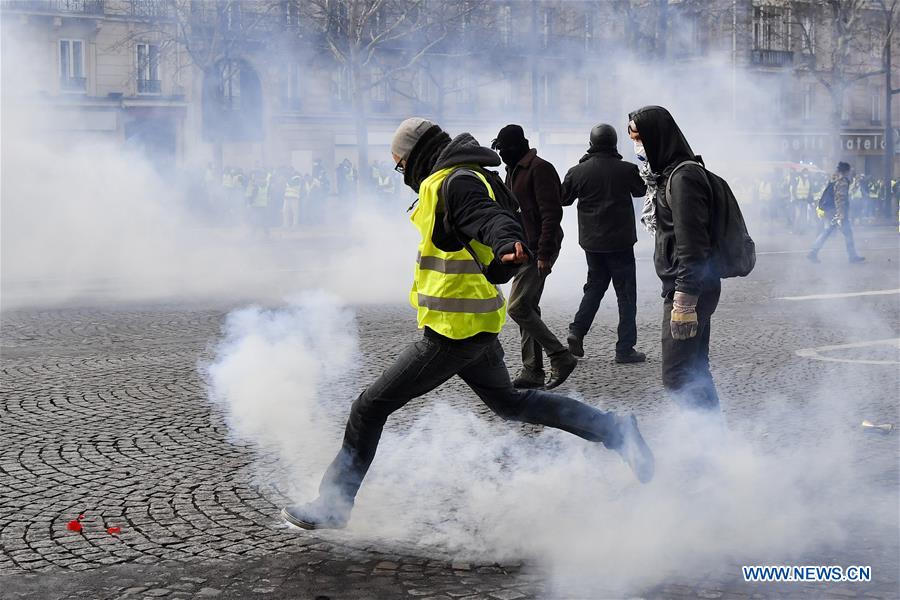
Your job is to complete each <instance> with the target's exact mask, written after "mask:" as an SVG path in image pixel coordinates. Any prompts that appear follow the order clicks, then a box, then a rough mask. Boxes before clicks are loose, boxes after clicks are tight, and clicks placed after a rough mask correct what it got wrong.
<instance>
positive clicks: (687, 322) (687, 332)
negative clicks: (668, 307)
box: [669, 292, 700, 340]
mask: <svg viewBox="0 0 900 600" xmlns="http://www.w3.org/2000/svg"><path fill="white" fill-rule="evenodd" d="M669 326H670V327H671V328H672V338H673V339H676V340H686V339H689V338H692V337H694V336H695V335H697V331H698V329H699V328H700V325H699V324H698V323H697V296H691V295H690V294H685V293H684V292H675V298H674V300H673V302H672V318H671V322H670V323H669Z"/></svg>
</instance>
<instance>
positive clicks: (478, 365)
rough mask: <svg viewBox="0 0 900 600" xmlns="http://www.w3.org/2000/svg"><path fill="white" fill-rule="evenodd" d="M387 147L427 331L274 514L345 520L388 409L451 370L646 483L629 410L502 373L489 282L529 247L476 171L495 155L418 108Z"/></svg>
mask: <svg viewBox="0 0 900 600" xmlns="http://www.w3.org/2000/svg"><path fill="white" fill-rule="evenodd" d="M391 153H392V154H393V158H394V162H395V163H396V170H397V171H399V172H401V173H403V179H404V182H405V183H406V184H407V185H408V186H409V187H411V188H412V189H413V190H414V191H416V192H417V193H418V196H419V199H418V205H417V206H416V207H415V210H414V211H413V212H412V215H411V217H410V219H411V220H412V222H413V225H415V227H416V229H418V230H419V233H420V234H421V236H422V239H421V241H420V242H419V248H418V257H417V259H416V266H415V278H414V281H413V286H412V291H411V293H410V302H411V304H412V306H413V308H415V309H416V312H417V315H418V324H419V328H420V329H423V330H424V335H423V337H422V338H421V339H420V340H419V341H417V342H415V343H414V344H412V345H411V346H409V347H408V348H407V349H406V350H404V351H403V352H402V353H401V354H400V356H399V357H397V360H396V361H395V362H394V364H393V365H392V366H390V367H388V369H387V370H386V371H385V372H384V373H382V375H381V376H380V377H379V378H378V379H377V380H375V382H374V383H373V384H371V385H370V386H369V387H368V388H366V390H365V391H364V392H363V393H362V394H360V396H359V397H358V398H357V399H356V401H354V402H353V406H352V407H351V409H350V417H349V419H348V420H347V426H346V429H345V432H344V440H343V444H342V446H341V449H340V451H339V452H338V454H337V456H336V457H335V459H334V461H333V462H332V463H331V465H330V466H329V467H328V470H327V471H326V473H325V476H324V477H323V479H322V482H321V484H320V486H319V497H318V498H317V499H316V500H314V501H312V502H310V503H308V504H302V505H294V506H288V507H286V508H284V509H283V510H282V513H281V514H282V517H283V518H284V519H285V520H286V521H288V522H289V523H291V524H293V525H296V526H298V527H302V528H304V529H338V528H342V527H344V526H346V524H347V521H348V520H349V518H350V511H351V509H352V508H353V503H354V500H355V498H356V494H357V492H358V491H359V487H360V485H361V484H362V480H363V478H364V477H365V475H366V472H367V471H368V469H369V466H370V465H371V464H372V460H373V459H374V458H375V451H376V449H377V447H378V441H379V439H380V438H381V432H382V429H383V428H384V425H385V422H386V421H387V418H388V417H389V416H390V415H391V413H393V412H394V411H396V410H398V409H399V408H401V407H403V405H405V404H406V403H407V402H409V401H410V400H412V399H413V398H416V397H418V396H421V395H423V394H425V393H427V392H429V391H431V390H433V389H435V388H437V387H439V386H440V385H441V384H443V383H444V382H446V381H447V380H449V379H450V378H451V377H453V376H454V375H459V377H460V378H462V380H463V381H465V382H466V383H467V384H468V385H469V387H470V388H472V391H474V392H475V393H476V394H477V395H478V397H479V398H480V399H481V400H482V402H484V403H485V404H486V405H487V406H488V407H489V408H490V409H491V410H492V411H494V412H495V413H496V414H497V415H498V416H499V417H501V418H503V419H506V420H512V421H522V422H525V423H534V424H540V425H546V426H548V427H555V428H557V429H562V430H564V431H568V432H569V433H572V434H574V435H577V436H579V437H581V438H584V439H586V440H589V441H591V442H599V443H602V444H603V445H604V446H606V447H607V448H610V449H612V450H616V451H617V452H619V454H620V455H621V456H622V458H623V459H624V460H625V462H626V463H627V464H628V465H629V467H631V469H632V471H634V473H635V475H636V476H637V478H638V479H639V480H640V481H642V482H647V481H649V480H650V479H651V478H652V477H653V470H654V460H653V454H652V453H651V451H650V448H649V447H648V446H647V444H646V443H645V442H644V439H643V438H642V437H641V434H640V432H639V431H638V427H637V420H636V419H635V418H634V415H616V414H614V413H611V412H603V411H601V410H599V409H597V408H594V407H593V406H590V405H588V404H585V403H582V402H579V401H577V400H573V399H571V398H567V397H566V396H563V395H560V394H554V393H550V392H547V391H544V390H539V389H516V388H514V387H513V385H512V383H511V381H510V378H509V372H508V371H507V369H506V365H505V364H504V362H503V348H502V347H501V346H500V342H499V341H498V339H497V334H498V333H499V332H500V329H501V328H502V327H503V323H504V322H505V320H506V301H505V300H504V298H503V294H502V293H501V292H500V289H499V288H498V287H497V286H496V285H495V284H496V283H503V282H506V281H509V280H510V279H511V278H512V277H513V276H514V275H515V273H516V271H517V270H518V268H519V267H520V266H521V265H523V264H525V263H526V262H528V261H529V260H532V254H531V251H530V250H528V249H527V248H526V247H525V244H524V242H523V241H522V240H524V239H525V234H524V232H523V231H522V227H521V225H520V224H519V222H518V221H517V220H516V219H515V218H514V217H513V215H512V214H510V213H509V212H507V211H506V210H505V209H504V208H503V207H501V206H500V204H499V203H498V202H496V201H495V192H494V189H493V188H492V187H491V186H490V184H488V182H487V179H486V177H485V175H484V174H483V171H482V169H483V168H484V167H496V166H498V165H499V164H500V157H499V156H497V154H495V153H494V152H493V151H492V150H490V149H488V148H485V147H483V146H481V145H480V144H479V143H478V142H477V141H476V140H475V138H473V137H472V136H471V135H470V134H468V133H463V134H460V135H458V136H457V137H455V138H453V139H451V138H450V136H449V135H447V134H446V133H445V132H444V131H443V130H442V129H441V128H440V127H439V126H438V125H435V124H434V123H432V122H430V121H428V120H426V119H422V118H418V117H414V118H411V119H407V120H406V121H404V122H403V123H402V124H401V125H400V127H399V128H398V129H397V131H396V133H395V134H394V138H393V141H392V143H391ZM459 168H463V169H465V171H464V172H462V173H460V174H459V175H458V176H456V177H453V178H452V180H451V181H450V182H448V185H447V186H446V194H444V193H442V192H441V188H442V184H443V183H444V180H445V179H447V177H448V176H449V175H450V174H451V173H452V172H453V171H455V170H456V169H459ZM489 279H490V280H489ZM492 282H494V283H492Z"/></svg>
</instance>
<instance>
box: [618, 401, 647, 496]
mask: <svg viewBox="0 0 900 600" xmlns="http://www.w3.org/2000/svg"><path fill="white" fill-rule="evenodd" d="M616 421H618V424H619V432H620V433H621V434H622V445H621V446H619V447H618V448H617V449H616V451H617V452H618V453H619V454H620V455H621V456H622V460H624V461H625V462H626V463H627V464H628V466H629V467H631V470H632V471H633V472H634V475H635V477H637V478H638V481H640V482H641V483H647V482H648V481H650V480H651V479H653V472H654V470H655V468H656V467H655V461H654V459H653V452H651V451H650V446H648V445H647V442H645V441H644V437H643V436H642V435H641V432H640V430H639V429H638V426H637V419H636V418H635V417H634V415H628V416H619V415H617V416H616Z"/></svg>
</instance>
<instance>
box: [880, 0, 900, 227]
mask: <svg viewBox="0 0 900 600" xmlns="http://www.w3.org/2000/svg"><path fill="white" fill-rule="evenodd" d="M875 4H876V5H877V8H878V11H879V14H878V20H879V22H880V24H881V26H882V28H883V29H882V39H883V41H884V43H883V44H882V48H881V64H882V68H883V69H884V92H885V93H884V102H885V106H884V186H883V190H884V200H885V208H886V209H888V216H891V217H892V216H893V215H896V214H897V201H898V200H900V199H898V198H896V197H894V196H893V194H892V192H893V190H892V189H891V182H892V181H893V179H894V119H893V110H892V108H893V98H894V95H896V94H900V88H895V87H894V83H893V79H892V71H893V48H894V32H895V31H896V29H897V25H898V21H900V0H875ZM889 200H892V204H889V202H888V201H889ZM892 218H893V217H892Z"/></svg>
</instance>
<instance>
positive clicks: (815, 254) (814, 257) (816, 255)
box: [806, 252, 819, 263]
mask: <svg viewBox="0 0 900 600" xmlns="http://www.w3.org/2000/svg"><path fill="white" fill-rule="evenodd" d="M806 260H808V261H809V262H812V263H817V262H819V253H818V252H810V253H809V254H807V255H806Z"/></svg>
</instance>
